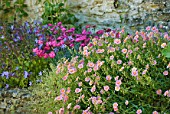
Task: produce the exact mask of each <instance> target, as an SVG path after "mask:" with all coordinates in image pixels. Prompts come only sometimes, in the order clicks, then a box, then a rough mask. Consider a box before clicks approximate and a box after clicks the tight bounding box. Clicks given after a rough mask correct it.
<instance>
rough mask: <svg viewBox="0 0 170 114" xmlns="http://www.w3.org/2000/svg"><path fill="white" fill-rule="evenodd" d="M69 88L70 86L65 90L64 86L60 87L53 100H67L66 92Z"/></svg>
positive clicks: (68, 91) (67, 92)
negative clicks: (58, 93) (57, 94)
mask: <svg viewBox="0 0 170 114" xmlns="http://www.w3.org/2000/svg"><path fill="white" fill-rule="evenodd" d="M70 91H71V89H70V87H68V88H67V90H65V89H64V88H62V89H60V95H59V96H57V97H56V98H55V99H54V100H55V101H56V100H57V101H61V100H63V101H64V102H66V101H67V100H68V98H69V97H68V94H69V93H70Z"/></svg>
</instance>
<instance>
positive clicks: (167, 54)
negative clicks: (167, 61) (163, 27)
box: [162, 42, 170, 58]
mask: <svg viewBox="0 0 170 114" xmlns="http://www.w3.org/2000/svg"><path fill="white" fill-rule="evenodd" d="M162 54H163V55H164V56H165V57H167V58H170V42H169V43H168V46H167V47H166V48H165V49H164V50H162Z"/></svg>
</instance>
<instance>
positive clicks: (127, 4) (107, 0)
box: [1, 0, 170, 27]
mask: <svg viewBox="0 0 170 114" xmlns="http://www.w3.org/2000/svg"><path fill="white" fill-rule="evenodd" d="M60 1H62V0H60ZM114 1H116V0H68V3H67V5H68V6H69V7H70V9H71V10H70V11H71V12H72V13H74V14H75V16H76V17H77V18H78V19H79V22H78V23H79V24H82V25H85V24H95V25H97V26H117V25H119V24H122V23H126V24H127V25H128V26H131V27H136V26H140V25H144V24H146V23H147V22H148V21H149V20H152V21H154V22H156V23H163V25H165V26H168V25H169V27H170V0H117V1H118V2H117V3H118V7H117V8H115V6H114ZM35 2H36V0H26V3H27V4H28V6H29V7H28V9H27V11H28V13H29V17H28V18H26V19H25V20H29V21H31V20H34V19H38V20H41V18H40V16H41V15H42V13H43V11H44V9H43V4H42V3H41V4H38V5H35ZM1 16H3V15H1Z"/></svg>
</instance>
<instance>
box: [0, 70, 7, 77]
mask: <svg viewBox="0 0 170 114" xmlns="http://www.w3.org/2000/svg"><path fill="white" fill-rule="evenodd" d="M8 75H9V72H8V71H4V72H3V73H2V74H1V76H2V77H4V76H8Z"/></svg>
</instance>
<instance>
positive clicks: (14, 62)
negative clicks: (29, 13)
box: [0, 22, 49, 88]
mask: <svg viewBox="0 0 170 114" xmlns="http://www.w3.org/2000/svg"><path fill="white" fill-rule="evenodd" d="M39 27H41V25H40V24H39V23H34V24H30V23H28V22H26V23H25V24H20V23H15V24H9V23H0V88H1V87H5V86H6V88H8V87H28V86H30V85H31V84H32V83H33V82H35V80H36V79H40V77H38V78H37V77H36V76H38V74H39V73H40V74H41V72H40V71H43V70H44V69H47V68H49V64H48V61H46V60H45V59H43V58H38V57H37V56H35V54H34V53H33V52H32V49H33V48H34V45H35V39H36V35H35V32H36V29H37V28H39ZM37 81H38V80H37Z"/></svg>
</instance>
